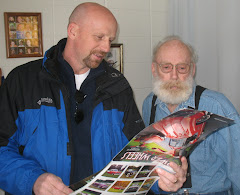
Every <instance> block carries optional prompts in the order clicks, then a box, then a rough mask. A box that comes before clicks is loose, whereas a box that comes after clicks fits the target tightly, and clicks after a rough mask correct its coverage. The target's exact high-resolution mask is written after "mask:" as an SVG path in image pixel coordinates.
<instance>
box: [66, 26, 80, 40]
mask: <svg viewBox="0 0 240 195" xmlns="http://www.w3.org/2000/svg"><path fill="white" fill-rule="evenodd" d="M77 30H78V25H77V24H75V23H70V24H69V25H68V28H67V33H68V37H69V38H70V39H75V38H76V35H77Z"/></svg>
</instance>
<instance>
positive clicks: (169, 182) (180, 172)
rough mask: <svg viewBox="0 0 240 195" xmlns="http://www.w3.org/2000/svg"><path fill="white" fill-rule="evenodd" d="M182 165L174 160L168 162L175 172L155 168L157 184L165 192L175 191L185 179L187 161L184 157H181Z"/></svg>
mask: <svg viewBox="0 0 240 195" xmlns="http://www.w3.org/2000/svg"><path fill="white" fill-rule="evenodd" d="M181 162H182V165H181V166H179V165H177V164H176V163H174V162H171V163H170V166H171V167H172V168H173V170H174V171H175V172H176V173H175V174H172V173H169V172H167V171H165V170H163V169H160V168H159V169H156V171H157V173H158V176H159V177H160V178H159V180H158V186H159V188H161V189H162V190H164V191H166V192H176V191H177V190H178V189H180V188H181V187H182V185H183V183H184V182H185V181H186V175H187V168H188V163H187V159H186V158H185V157H182V158H181Z"/></svg>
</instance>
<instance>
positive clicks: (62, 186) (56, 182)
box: [52, 177, 73, 194]
mask: <svg viewBox="0 0 240 195" xmlns="http://www.w3.org/2000/svg"><path fill="white" fill-rule="evenodd" d="M52 185H53V187H54V188H56V190H59V191H60V192H61V193H63V194H69V193H71V192H73V191H72V190H71V189H70V188H69V187H68V186H66V185H65V184H64V183H63V182H62V179H61V178H60V177H55V178H54V181H53V182H52Z"/></svg>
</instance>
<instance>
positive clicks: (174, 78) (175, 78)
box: [171, 66, 178, 80]
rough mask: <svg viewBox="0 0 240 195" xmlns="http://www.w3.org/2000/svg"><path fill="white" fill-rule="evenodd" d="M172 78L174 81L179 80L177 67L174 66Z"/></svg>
mask: <svg viewBox="0 0 240 195" xmlns="http://www.w3.org/2000/svg"><path fill="white" fill-rule="evenodd" d="M171 77H172V79H173V80H177V79H178V71H177V68H176V66H173V70H172V72H171Z"/></svg>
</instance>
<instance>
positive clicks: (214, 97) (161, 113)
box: [143, 36, 240, 195]
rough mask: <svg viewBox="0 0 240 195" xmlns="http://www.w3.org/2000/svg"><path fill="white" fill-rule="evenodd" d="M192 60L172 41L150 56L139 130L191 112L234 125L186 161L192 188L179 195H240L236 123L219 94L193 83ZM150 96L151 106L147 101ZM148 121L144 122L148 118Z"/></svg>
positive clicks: (192, 56)
mask: <svg viewBox="0 0 240 195" xmlns="http://www.w3.org/2000/svg"><path fill="white" fill-rule="evenodd" d="M196 62H197V56H196V54H195V52H194V50H193V48H192V47H191V46H190V45H189V44H186V43H184V42H183V41H182V40H181V39H180V38H179V37H177V36H168V37H166V38H165V39H164V40H163V41H161V42H160V43H159V44H158V45H157V46H156V48H155V50H154V55H153V61H152V74H153V77H154V81H153V92H151V93H150V94H149V95H148V96H147V97H146V99H145V100H144V103H143V119H144V122H145V125H149V123H151V122H154V121H158V120H160V119H162V118H164V117H166V116H168V115H169V114H171V113H173V112H176V111H178V110H180V109H183V108H188V107H189V106H190V107H193V108H195V109H197V107H198V109H199V110H206V111H209V112H212V113H215V114H218V115H222V116H226V117H228V118H231V119H233V120H234V121H235V124H234V125H232V126H230V127H226V128H223V129H221V130H219V131H217V132H215V133H213V134H212V135H210V136H209V137H207V139H206V140H205V141H203V142H202V143H200V144H199V145H198V146H197V148H196V149H195V150H194V151H193V152H192V154H191V155H190V167H191V180H192V187H191V186H189V187H186V188H183V189H180V190H179V191H178V193H179V194H181V193H183V192H185V193H193V194H195V193H196V194H209V195H214V194H219V195H220V194H221V195H223V194H226V195H227V194H233V193H234V194H235V195H237V194H240V182H239V181H240V174H239V172H238V170H239V169H240V163H239V156H240V142H239V140H240V118H239V115H238V113H237V111H236V110H235V108H234V107H233V105H232V104H231V102H230V101H229V100H228V99H227V98H226V97H225V96H224V95H223V94H221V93H219V92H216V91H212V90H208V89H206V90H204V88H202V87H197V88H196V85H195V82H194V75H195V70H196ZM154 96H155V97H156V100H155V101H152V100H153V98H154ZM151 115H152V118H153V119H154V120H153V121H151V122H150V118H151Z"/></svg>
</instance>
